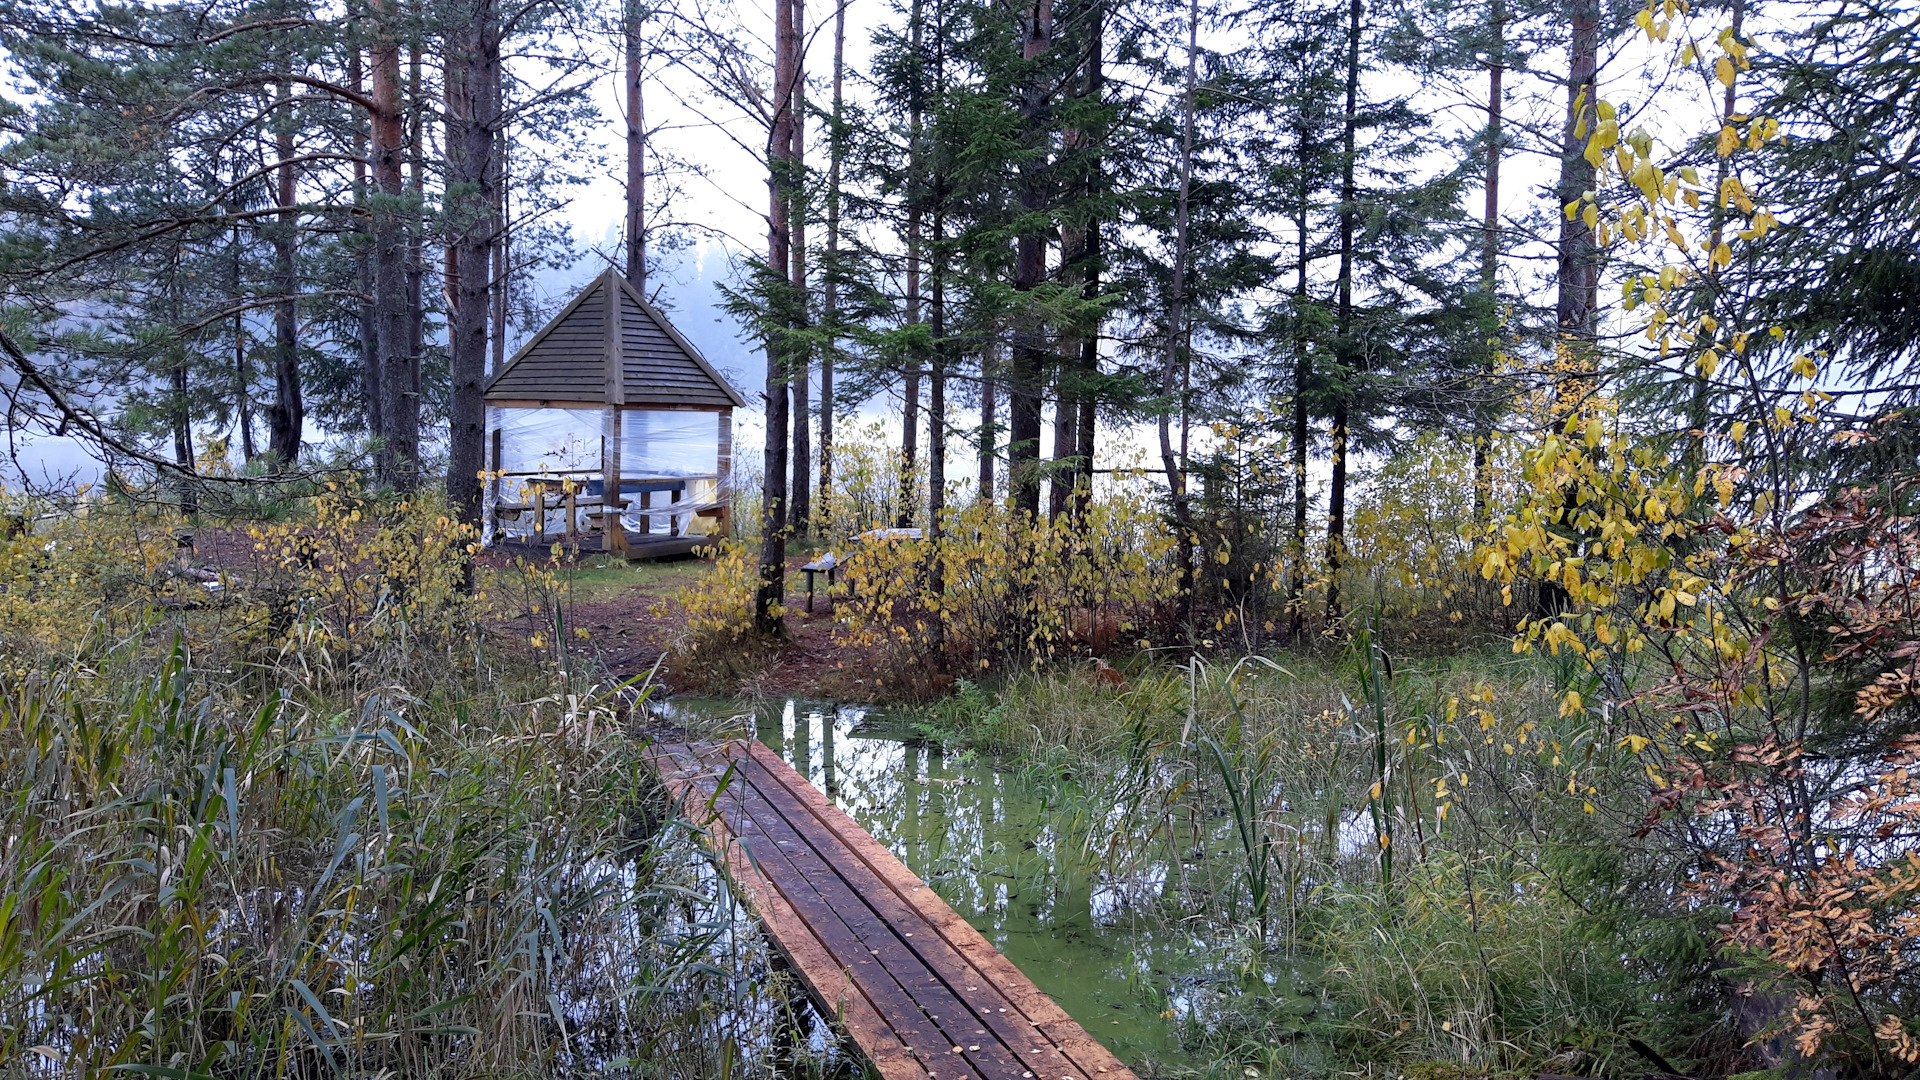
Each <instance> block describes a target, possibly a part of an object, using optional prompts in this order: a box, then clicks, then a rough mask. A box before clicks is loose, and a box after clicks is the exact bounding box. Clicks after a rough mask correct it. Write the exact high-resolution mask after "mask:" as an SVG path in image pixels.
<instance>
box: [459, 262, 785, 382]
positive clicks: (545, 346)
mask: <svg viewBox="0 0 1920 1080" xmlns="http://www.w3.org/2000/svg"><path fill="white" fill-rule="evenodd" d="M486 396H487V400H488V401H490V402H501V401H555V402H559V401H568V402H601V403H605V404H610V405H659V406H667V407H675V406H678V407H681V408H695V409H726V408H744V407H745V406H746V404H747V401H746V399H745V398H744V397H742V396H740V392H739V391H738V390H735V389H734V388H733V385H732V384H731V383H729V382H727V380H726V378H725V377H724V376H722V375H721V374H720V373H719V372H718V371H715V370H714V368H713V365H712V364H709V363H707V359H706V357H704V356H701V355H700V350H699V349H696V348H694V347H693V343H692V342H690V341H688V340H687V339H686V338H685V337H682V336H681V334H680V331H678V330H676V329H674V326H673V324H672V323H671V322H668V321H667V317H666V315H665V314H663V313H662V312H661V311H660V309H659V308H656V307H654V306H653V305H652V304H649V303H647V301H646V299H645V298H643V297H642V296H641V295H640V294H639V293H638V292H636V291H635V290H634V288H633V286H632V285H630V284H628V283H627V279H626V278H624V277H622V276H621V275H619V274H617V273H615V272H614V271H612V270H611V269H609V270H608V271H607V272H606V273H603V274H601V275H600V276H599V277H597V278H595V279H593V282H592V284H590V285H588V286H587V287H586V288H584V289H582V290H581V291H580V295H578V296H576V297H574V298H573V300H572V302H571V303H569V304H567V306H566V307H564V308H562V309H561V310H560V314H558V315H555V316H554V317H553V319H552V321H550V322H548V323H547V325H545V326H543V327H541V328H540V332H539V333H537V334H535V335H533V337H532V338H531V339H530V340H528V342H527V343H526V344H525V345H522V346H521V347H520V349H519V351H518V352H515V353H514V354H513V357H512V358H511V359H509V360H508V361H507V362H506V364H505V365H504V366H502V367H501V368H500V370H499V371H498V372H497V373H495V374H494V376H493V378H492V379H490V380H488V382H487V388H486Z"/></svg>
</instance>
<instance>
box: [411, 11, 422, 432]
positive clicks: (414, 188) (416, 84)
mask: <svg viewBox="0 0 1920 1080" xmlns="http://www.w3.org/2000/svg"><path fill="white" fill-rule="evenodd" d="M420 68H421V60H420V44H419V38H417V37H416V38H415V39H414V40H413V42H411V43H410V44H409V45H408V47H407V105H406V110H407V312H406V320H407V374H408V376H409V377H410V378H411V379H412V385H411V389H412V391H413V403H414V404H413V409H414V414H415V416H416V417H417V416H418V414H419V410H420V403H421V402H422V401H425V400H426V399H425V398H424V397H422V396H421V392H420V391H421V386H420V379H421V372H420V368H421V359H422V357H424V356H425V355H426V351H427V305H426V281H427V229H426V224H427V223H426V220H425V217H424V212H425V207H426V198H425V196H426V156H425V155H426V144H425V142H423V141H422V140H421V138H420V135H421V132H422V130H423V129H424V125H425V123H426V115H427V103H426V101H425V100H424V99H423V98H422V97H421V94H422V92H423V90H424V88H425V84H424V83H423V82H422V81H421V78H420ZM418 422H419V421H418V420H417V419H416V420H415V423H416V424H417V423H418Z"/></svg>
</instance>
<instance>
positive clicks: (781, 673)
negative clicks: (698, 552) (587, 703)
mask: <svg viewBox="0 0 1920 1080" xmlns="http://www.w3.org/2000/svg"><path fill="white" fill-rule="evenodd" d="M806 561H807V557H805V556H796V557H795V558H793V559H790V560H789V561H788V564H787V584H788V588H789V592H788V595H787V598H786V607H787V617H786V625H787V640H786V641H784V642H781V643H778V644H774V645H769V646H765V647H764V651H762V652H761V653H760V654H759V655H757V656H756V657H755V658H754V661H755V662H754V663H753V664H751V665H750V668H751V670H750V672H749V673H748V674H747V675H746V676H745V677H744V678H743V679H742V683H741V685H740V686H738V687H712V686H700V685H696V684H695V683H694V681H693V680H691V679H690V678H689V677H688V676H687V675H686V674H685V673H683V672H675V671H673V670H672V669H671V668H667V667H663V668H662V669H661V672H660V674H659V675H658V676H657V678H658V680H659V681H661V682H663V683H664V684H665V685H666V686H667V688H668V689H669V690H672V691H676V692H699V691H705V692H723V691H732V690H738V691H739V692H743V693H747V694H750V695H754V696H772V695H786V694H793V695H799V696H805V697H828V698H842V697H848V696H856V697H864V696H870V695H871V694H872V693H873V691H872V690H871V689H867V690H866V691H865V692H864V693H863V692H862V690H861V688H862V686H863V685H864V682H863V681H862V680H861V678H860V676H859V674H857V673H854V674H851V675H850V674H849V672H848V668H849V667H853V666H855V665H849V664H847V656H848V653H849V651H850V650H849V649H848V648H847V647H845V646H842V645H839V644H836V643H835V641H834V640H833V631H834V627H835V620H834V604H833V601H832V600H831V599H830V598H829V597H828V596H827V595H826V582H825V581H824V580H821V581H818V582H817V583H816V588H815V596H814V602H813V611H811V612H809V611H807V596H806V576H805V575H804V574H802V573H801V572H800V565H801V563H803V562H806ZM710 565H711V564H710V563H709V562H708V561H707V560H704V559H680V560H672V561H662V562H657V563H640V564H635V565H634V566H632V567H626V566H624V565H622V564H617V563H615V564H611V565H594V561H593V560H589V561H588V562H587V563H586V564H585V565H584V566H583V567H582V568H581V569H579V570H578V571H576V576H575V578H574V580H573V582H572V588H571V590H570V591H571V592H572V593H573V601H572V604H571V605H570V608H569V611H570V615H569V617H570V619H571V622H572V627H573V628H575V629H579V630H585V631H586V632H587V635H588V637H587V641H588V642H589V643H590V647H591V648H592V649H593V652H594V655H595V657H596V659H598V660H599V661H600V662H601V663H602V664H604V665H606V667H607V670H608V671H609V672H611V673H612V674H614V675H616V676H618V677H620V678H629V677H632V676H636V675H644V674H646V673H647V671H649V670H650V669H652V668H653V666H654V664H655V663H656V662H658V661H659V660H660V658H661V655H662V654H663V653H665V652H667V651H668V650H669V649H670V648H671V647H672V645H673V643H674V641H675V640H676V639H677V638H678V637H679V636H680V634H681V632H682V629H683V627H684V625H685V612H684V611H683V610H682V609H681V608H680V606H679V604H678V603H676V602H675V601H676V599H677V597H678V596H679V594H680V592H681V590H683V589H685V588H687V587H688V586H689V585H691V584H693V583H694V581H696V580H697V579H698V578H699V576H700V575H701V574H703V573H705V572H706V570H707V568H708V567H709V566H710Z"/></svg>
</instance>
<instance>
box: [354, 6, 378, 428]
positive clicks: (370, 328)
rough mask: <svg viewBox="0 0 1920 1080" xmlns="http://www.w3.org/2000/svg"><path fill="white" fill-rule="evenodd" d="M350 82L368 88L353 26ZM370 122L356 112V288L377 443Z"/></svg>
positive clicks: (363, 370) (364, 388) (364, 380)
mask: <svg viewBox="0 0 1920 1080" xmlns="http://www.w3.org/2000/svg"><path fill="white" fill-rule="evenodd" d="M347 50H348V51H347V85H348V87H349V88H351V89H352V90H353V92H354V93H356V94H359V93H364V92H365V90H366V74H365V66H364V64H363V62H362V60H361V56H360V41H359V34H358V32H357V31H356V30H353V29H349V31H348V38H347ZM367 135H368V132H367V125H365V124H363V123H362V122H361V119H360V117H359V115H358V114H357V113H356V114H355V115H354V118H353V207H354V216H353V222H354V223H353V228H354V231H355V232H357V233H359V234H360V243H359V245H358V250H357V251H356V252H355V253H354V259H353V272H354V287H355V288H357V289H358V290H359V291H360V296H361V300H360V304H359V317H360V319H359V331H360V392H361V395H362V396H363V397H364V399H365V401H364V405H365V408H366V416H367V436H368V438H370V439H372V440H374V441H375V442H383V441H384V440H385V438H386V431H387V421H386V413H385V412H384V411H383V410H382V409H381V404H380V403H381V396H380V310H379V306H378V304H377V302H376V301H375V298H374V284H373V218H372V213H373V212H372V209H371V207H370V206H369V205H368V204H369V202H370V201H371V200H370V196H371V194H372V191H371V189H370V188H369V186H368V184H367V145H368V143H367Z"/></svg>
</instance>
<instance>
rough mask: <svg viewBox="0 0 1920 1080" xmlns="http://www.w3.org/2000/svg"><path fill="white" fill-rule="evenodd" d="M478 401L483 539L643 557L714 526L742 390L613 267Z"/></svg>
mask: <svg viewBox="0 0 1920 1080" xmlns="http://www.w3.org/2000/svg"><path fill="white" fill-rule="evenodd" d="M486 400H487V426H488V429H489V431H488V462H487V465H488V476H489V480H488V483H487V513H486V533H487V536H488V538H489V542H490V543H494V544H500V545H505V546H516V545H522V544H524V545H531V546H534V547H538V548H542V549H544V548H545V547H547V546H548V545H550V544H551V543H552V542H554V541H556V540H558V541H560V542H562V543H564V544H567V545H569V546H573V547H576V548H581V549H591V548H594V547H598V548H599V549H600V550H603V551H610V552H616V553H619V554H623V555H626V556H628V557H631V558H650V557H654V556H658V555H670V554H680V553H683V552H687V551H691V550H693V549H694V548H695V547H697V546H699V545H700V544H702V543H706V542H708V541H710V540H711V539H713V538H715V537H721V536H725V535H727V533H728V531H729V529H730V527H731V503H732V494H731V490H730V481H731V475H732V471H733V410H734V409H735V408H740V407H744V406H745V405H746V399H745V398H744V397H742V396H741V395H740V392H739V391H738V390H735V389H734V388H733V386H732V384H730V383H729V382H727V380H726V378H725V377H723V376H722V375H721V374H720V373H719V372H718V371H716V370H714V367H713V365H712V364H710V363H708V362H707V360H706V358H705V357H704V356H701V355H700V350H698V349H696V348H694V346H693V344H692V343H691V342H689V341H688V340H687V339H686V338H685V337H683V336H682V335H681V334H680V332H679V331H678V330H677V329H675V328H674V326H673V324H672V323H671V322H670V321H668V319H667V317H666V315H665V314H664V313H662V312H661V311H660V309H659V308H656V307H654V306H653V305H652V304H650V303H648V302H647V301H646V299H645V298H644V297H642V296H641V295H640V294H639V293H638V292H637V291H635V290H634V288H633V286H632V285H630V284H628V282H627V280H626V279H625V278H623V277H621V276H620V275H619V274H617V273H615V272H614V271H612V270H608V271H607V272H606V273H603V274H601V275H600V276H599V277H597V278H595V279H594V280H593V282H592V283H591V284H589V285H588V286H587V287H586V288H584V289H582V290H581V292H580V294H579V295H578V296H576V297H574V298H573V300H572V302H570V303H568V304H567V306H566V307H565V308H563V309H561V311H560V314H558V315H556V316H554V317H553V319H552V320H551V321H550V322H548V323H547V325H545V326H543V327H541V328H540V331H539V332H538V333H536V334H535V335H533V337H532V338H531V339H530V340H528V342H527V343H526V344H525V345H523V346H521V347H520V349H519V351H518V352H516V353H514V354H513V357H512V358H511V359H509V360H508V361H507V362H506V364H505V365H504V366H502V367H501V369H500V370H499V371H498V372H496V373H495V374H494V376H493V378H492V379H491V380H489V381H488V383H487V387H486ZM554 514H559V515H560V521H559V522H558V523H557V524H558V529H557V531H556V530H555V529H553V528H552V527H551V523H550V520H549V519H550V517H551V516H552V515H554ZM661 518H664V519H665V525H666V530H665V532H664V534H662V533H659V532H656V531H655V530H654V525H655V524H656V521H657V519H661ZM630 521H631V522H632V523H633V524H634V525H635V526H636V527H633V528H629V527H628V523H629V522H630ZM508 523H513V524H525V525H527V526H529V528H528V529H527V530H526V531H525V532H515V533H512V534H509V533H508V531H507V529H506V525H507V524H508Z"/></svg>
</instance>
